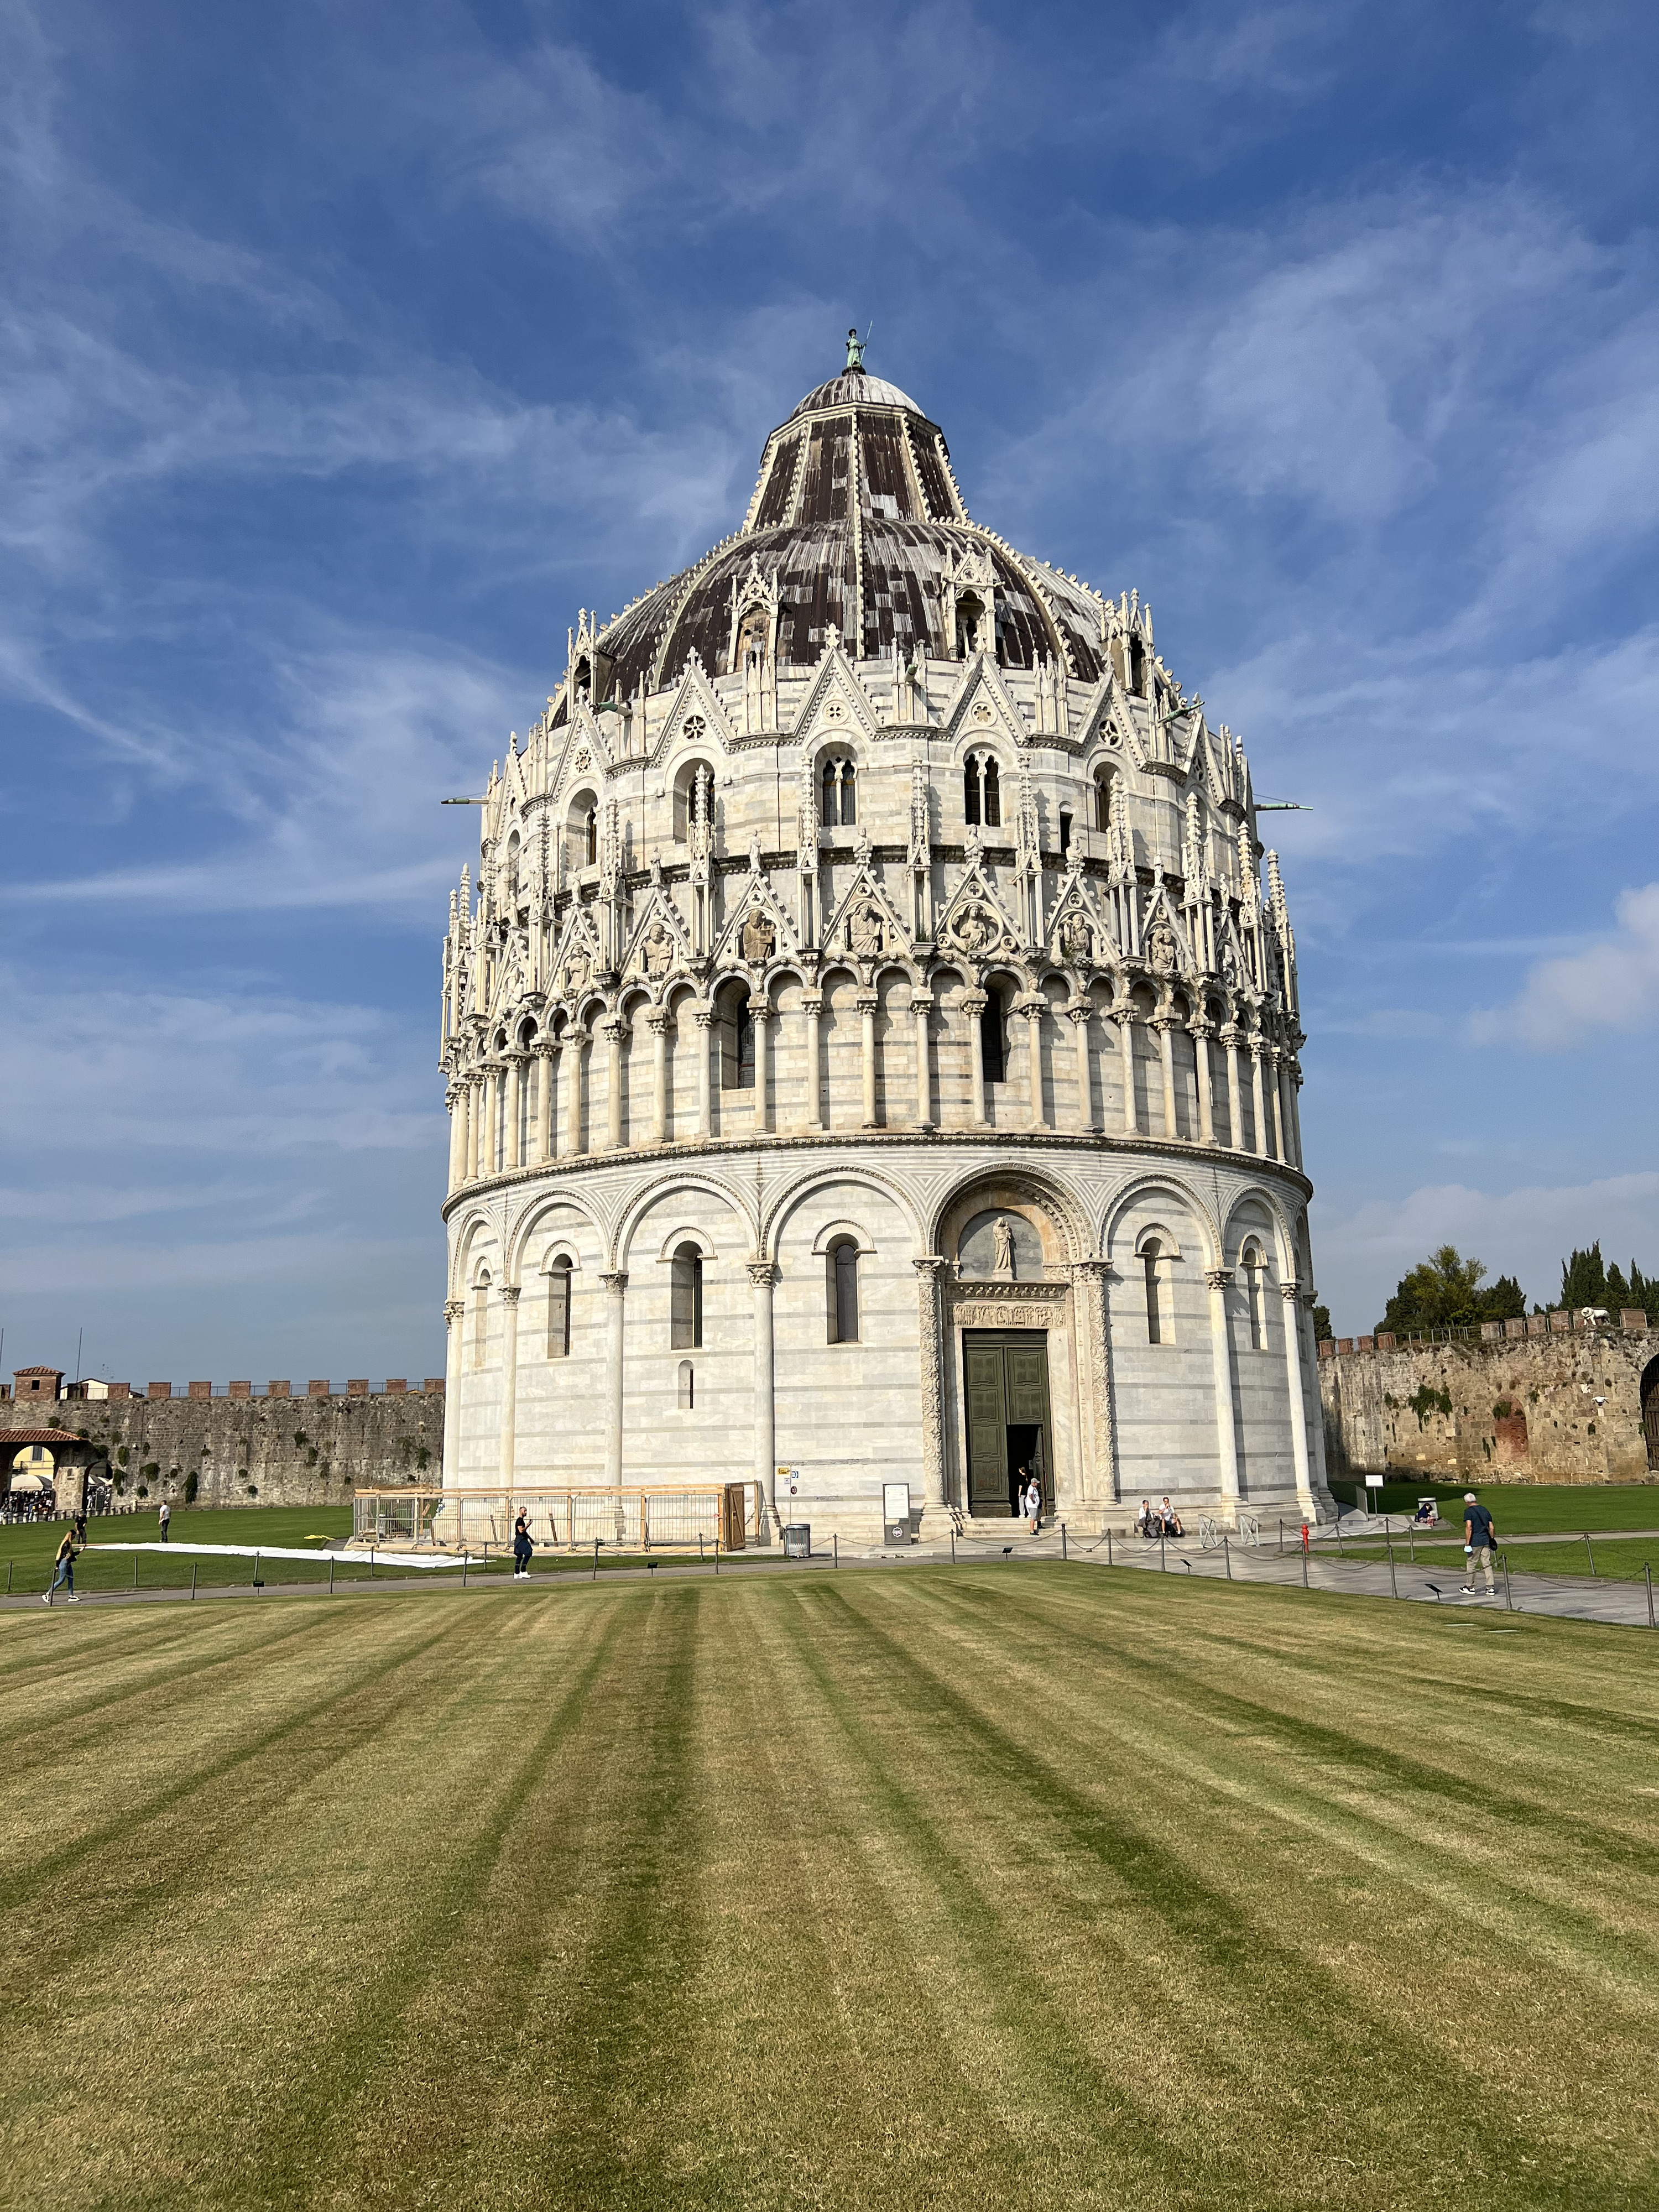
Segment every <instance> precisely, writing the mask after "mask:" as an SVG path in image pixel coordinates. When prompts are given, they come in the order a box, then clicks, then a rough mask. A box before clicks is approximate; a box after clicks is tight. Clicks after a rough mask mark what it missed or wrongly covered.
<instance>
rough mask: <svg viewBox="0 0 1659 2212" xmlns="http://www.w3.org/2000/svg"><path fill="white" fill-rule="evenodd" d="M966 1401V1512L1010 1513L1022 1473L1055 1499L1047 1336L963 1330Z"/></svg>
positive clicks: (1048, 1499) (1046, 1501)
mask: <svg viewBox="0 0 1659 2212" xmlns="http://www.w3.org/2000/svg"><path fill="white" fill-rule="evenodd" d="M962 1367H963V1403H964V1405H965V1406H966V1407H967V1410H968V1510H969V1512H970V1513H977V1514H983V1515H995V1514H999V1513H1001V1514H1007V1513H1012V1512H1013V1511H1014V1510H1016V1508H1015V1505H1014V1502H1013V1501H1014V1487H1015V1484H1016V1483H1017V1481H1018V1478H1019V1470H1020V1469H1021V1468H1032V1469H1034V1470H1035V1471H1036V1474H1038V1475H1039V1476H1040V1478H1041V1480H1042V1497H1043V1503H1044V1504H1047V1505H1052V1504H1054V1455H1053V1453H1052V1451H1051V1450H1050V1449H1049V1436H1050V1430H1049V1424H1048V1332H1047V1331H1046V1330H1044V1329H1039V1328H1011V1329H981V1328H973V1329H964V1330H963V1338H962Z"/></svg>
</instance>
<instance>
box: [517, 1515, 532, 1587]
mask: <svg viewBox="0 0 1659 2212" xmlns="http://www.w3.org/2000/svg"><path fill="white" fill-rule="evenodd" d="M535 1549H536V1547H535V1545H534V1544H533V1543H532V1541H531V1540H530V1522H529V1521H528V1519H527V1518H526V1516H525V1515H524V1514H522V1513H520V1516H519V1517H518V1519H517V1520H516V1521H515V1522H513V1581H514V1582H515V1583H527V1582H528V1581H529V1580H530V1560H531V1555H532V1553H533V1552H534V1551H535Z"/></svg>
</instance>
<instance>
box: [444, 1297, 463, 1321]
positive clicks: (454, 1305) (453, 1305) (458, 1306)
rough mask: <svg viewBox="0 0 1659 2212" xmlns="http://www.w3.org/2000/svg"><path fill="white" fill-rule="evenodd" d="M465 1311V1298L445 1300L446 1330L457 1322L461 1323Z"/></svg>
mask: <svg viewBox="0 0 1659 2212" xmlns="http://www.w3.org/2000/svg"><path fill="white" fill-rule="evenodd" d="M465 1311H466V1300H465V1298H446V1299H445V1300H444V1326H445V1328H451V1327H453V1325H454V1323H455V1322H458V1321H459V1319H460V1318H461V1316H462V1315H463V1314H464V1313H465Z"/></svg>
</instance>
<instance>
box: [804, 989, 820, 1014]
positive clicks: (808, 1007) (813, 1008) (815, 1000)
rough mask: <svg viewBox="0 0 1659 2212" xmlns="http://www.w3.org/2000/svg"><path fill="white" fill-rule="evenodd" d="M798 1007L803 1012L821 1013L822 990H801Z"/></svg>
mask: <svg viewBox="0 0 1659 2212" xmlns="http://www.w3.org/2000/svg"><path fill="white" fill-rule="evenodd" d="M800 1007H801V1012H803V1013H804V1014H821V1013H822V1012H823V992H822V991H817V990H814V991H803V992H802V993H801V994H800Z"/></svg>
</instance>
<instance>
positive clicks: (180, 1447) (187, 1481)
mask: <svg viewBox="0 0 1659 2212" xmlns="http://www.w3.org/2000/svg"><path fill="white" fill-rule="evenodd" d="M119 1387H120V1386H117V1388H119ZM279 1387H282V1386H272V1393H271V1395H266V1396H264V1397H258V1398H256V1397H254V1396H253V1395H252V1389H251V1386H249V1385H247V1384H245V1383H244V1384H237V1383H232V1384H231V1386H230V1388H231V1390H232V1391H233V1392H234V1393H236V1395H234V1396H233V1395H225V1396H222V1397H220V1396H214V1395H210V1385H208V1384H207V1383H191V1385H190V1386H189V1389H190V1394H191V1395H188V1396H186V1397H175V1396H173V1395H172V1387H171V1385H170V1384H167V1383H152V1384H151V1385H150V1386H149V1389H150V1393H151V1394H152V1395H145V1396H142V1397H141V1396H139V1395H137V1393H136V1392H134V1393H131V1394H126V1393H125V1392H124V1394H123V1395H119V1396H118V1395H114V1392H113V1391H112V1395H110V1396H109V1397H108V1398H89V1399H88V1398H63V1399H59V1400H58V1401H56V1402H52V1401H46V1403H44V1404H42V1403H41V1402H40V1401H38V1400H33V1401H32V1400H29V1399H24V1400H23V1401H21V1403H20V1402H19V1401H16V1400H15V1399H8V1400H6V1401H0V1437H3V1435H4V1433H5V1431H6V1430H8V1429H36V1430H39V1429H43V1428H46V1427H49V1426H51V1425H53V1424H56V1425H60V1426H61V1427H63V1428H64V1429H65V1430H67V1431H69V1432H70V1434H71V1435H81V1436H85V1437H88V1438H89V1439H90V1440H91V1441H92V1442H93V1443H94V1444H97V1445H99V1446H100V1448H101V1449H103V1450H105V1451H106V1453H107V1455H108V1459H109V1471H110V1474H111V1477H112V1480H113V1482H114V1484H115V1489H116V1503H117V1504H118V1505H131V1504H135V1503H142V1504H149V1505H154V1504H157V1503H159V1501H160V1500H161V1498H163V1497H167V1498H171V1499H172V1500H173V1503H174V1504H184V1503H185V1501H186V1498H187V1496H188V1494H189V1492H190V1488H191V1478H192V1477H194V1479H195V1489H194V1503H195V1504H198V1505H338V1504H344V1503H345V1501H346V1500H347V1499H348V1498H350V1496H351V1495H352V1492H354V1491H356V1490H358V1489H371V1490H373V1489H380V1488H386V1487H390V1486H392V1485H394V1484H398V1483H404V1482H408V1483H416V1482H418V1483H422V1484H433V1485H435V1484H436V1483H438V1482H439V1481H441V1479H442V1472H443V1435H444V1392H443V1383H442V1380H441V1378H438V1379H435V1380H432V1381H429V1382H428V1384H427V1386H426V1388H425V1389H424V1390H405V1389H402V1388H401V1387H398V1386H393V1385H391V1384H389V1385H388V1386H387V1388H386V1390H385V1391H375V1392H374V1393H371V1392H370V1390H369V1389H368V1383H349V1384H348V1385H347V1388H346V1391H345V1393H344V1394H343V1395H342V1394H340V1393H337V1392H334V1391H331V1390H330V1389H329V1386H328V1385H327V1384H326V1383H323V1384H321V1385H320V1386H319V1385H318V1384H316V1383H313V1384H312V1385H311V1386H310V1389H309V1390H308V1391H307V1393H306V1395H303V1396H299V1397H295V1396H290V1395H277V1394H276V1393H277V1390H278V1389H279ZM162 1393H165V1394H166V1395H161V1394H162ZM141 1488H142V1489H143V1491H144V1492H147V1496H146V1497H145V1498H143V1500H140V1499H139V1498H138V1492H139V1491H140V1489H141Z"/></svg>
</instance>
